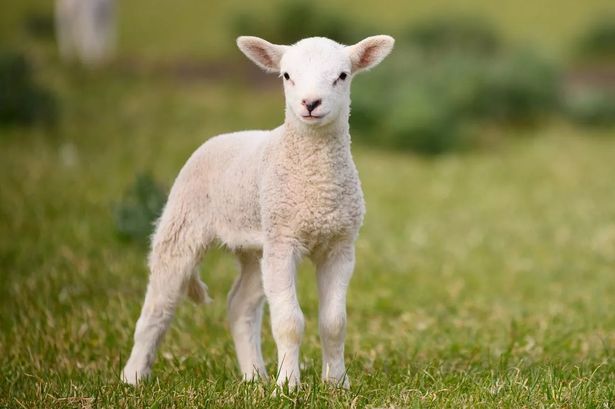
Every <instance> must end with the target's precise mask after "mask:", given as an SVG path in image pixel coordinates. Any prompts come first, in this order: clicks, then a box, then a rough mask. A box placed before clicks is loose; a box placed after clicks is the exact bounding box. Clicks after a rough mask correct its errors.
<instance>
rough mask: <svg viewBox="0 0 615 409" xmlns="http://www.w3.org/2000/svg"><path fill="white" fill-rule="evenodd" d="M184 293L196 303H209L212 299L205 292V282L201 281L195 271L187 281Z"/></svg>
mask: <svg viewBox="0 0 615 409" xmlns="http://www.w3.org/2000/svg"><path fill="white" fill-rule="evenodd" d="M186 293H187V295H188V297H189V298H190V299H191V300H192V301H194V302H195V303H196V304H209V303H210V302H211V301H212V300H211V298H210V297H209V294H208V293H207V284H205V283H204V282H203V281H201V277H199V273H198V272H196V271H195V272H194V273H193V274H192V277H190V280H189V281H188V286H187V289H186Z"/></svg>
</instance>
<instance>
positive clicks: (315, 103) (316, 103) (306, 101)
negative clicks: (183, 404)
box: [301, 99, 322, 114]
mask: <svg viewBox="0 0 615 409" xmlns="http://www.w3.org/2000/svg"><path fill="white" fill-rule="evenodd" d="M320 104H322V99H314V100H311V101H310V100H309V99H304V100H301V105H303V106H305V108H306V109H307V110H308V112H309V113H310V114H311V113H312V111H313V110H315V109H316V107H318V106H319V105H320Z"/></svg>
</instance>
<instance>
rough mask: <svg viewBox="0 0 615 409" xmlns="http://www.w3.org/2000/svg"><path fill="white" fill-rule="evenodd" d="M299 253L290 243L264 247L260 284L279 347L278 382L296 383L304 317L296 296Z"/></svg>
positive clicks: (292, 384) (289, 384) (293, 384)
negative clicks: (288, 244) (261, 281)
mask: <svg viewBox="0 0 615 409" xmlns="http://www.w3.org/2000/svg"><path fill="white" fill-rule="evenodd" d="M297 262H298V255H297V252H296V251H295V249H294V248H293V247H291V246H284V245H270V246H265V248H264V249H263V259H262V271H263V288H264V290H265V296H266V297H267V302H268V303H269V311H270V313H271V329H272V332H273V338H274V340H275V343H276V346H277V348H278V378H277V383H278V385H284V384H285V383H286V382H288V386H289V387H291V388H294V387H296V386H297V385H298V384H299V378H300V375H299V347H300V344H301V339H302V338H303V328H304V319H303V313H302V312H301V307H300V306H299V302H298V300H297V291H296V286H295V275H296V271H297Z"/></svg>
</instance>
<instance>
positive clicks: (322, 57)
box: [122, 35, 395, 388]
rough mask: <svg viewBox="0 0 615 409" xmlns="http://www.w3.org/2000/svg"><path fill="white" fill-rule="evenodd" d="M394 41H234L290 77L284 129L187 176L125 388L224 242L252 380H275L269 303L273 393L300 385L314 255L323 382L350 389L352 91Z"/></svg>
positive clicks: (159, 248)
mask: <svg viewBox="0 0 615 409" xmlns="http://www.w3.org/2000/svg"><path fill="white" fill-rule="evenodd" d="M394 41H395V40H394V39H393V38H392V37H389V36H386V35H378V36H373V37H368V38H366V39H364V40H363V41H361V42H359V43H357V44H355V45H352V46H344V45H341V44H338V43H336V42H335V41H332V40H329V39H327V38H323V37H312V38H307V39H304V40H301V41H299V42H297V43H296V44H294V45H291V46H286V45H276V44H272V43H269V42H267V41H265V40H263V39H261V38H258V37H248V36H242V37H239V38H238V39H237V44H238V46H239V48H240V50H241V51H242V52H243V53H244V54H245V55H246V56H247V57H248V58H249V59H251V60H252V61H253V62H255V63H256V64H257V65H258V66H260V67H261V68H263V69H264V70H266V71H269V72H277V73H280V76H281V77H282V78H283V79H282V81H283V84H284V92H285V97H286V112H285V121H284V124H283V125H281V126H280V127H278V128H276V129H273V130H271V131H241V132H236V133H230V134H223V135H219V136H217V137H214V138H211V139H209V140H208V141H207V142H205V143H204V144H203V145H202V146H201V147H200V148H198V149H197V150H196V152H194V154H193V155H192V156H191V157H190V159H189V160H188V162H187V163H186V164H185V165H184V167H183V168H182V170H181V171H180V173H179V175H178V177H177V179H176V180H175V183H174V185H173V187H172V189H171V192H170V194H169V198H168V202H167V204H166V205H165V208H164V211H163V213H162V216H161V217H160V219H159V221H158V222H157V226H156V231H155V233H154V235H153V237H152V244H151V253H150V256H149V268H150V279H149V284H148V287H147V292H146V295H145V301H144V304H143V308H142V312H141V316H140V317H139V320H138V321H137V324H136V330H135V335H134V347H133V349H132V352H131V355H130V358H129V359H128V361H127V363H126V366H125V368H124V370H123V372H122V378H123V380H124V381H125V382H127V383H130V384H136V383H138V382H139V381H140V380H142V379H143V378H145V377H147V376H148V375H149V373H150V370H151V366H152V363H153V361H154V356H155V353H156V349H157V347H158V345H159V344H160V342H161V340H162V338H163V335H164V333H165V331H166V330H167V328H168V326H169V324H170V322H171V319H172V317H173V314H174V311H175V308H176V306H177V303H178V302H179V299H180V298H181V296H182V295H183V294H187V295H188V296H189V297H190V298H191V299H192V300H194V301H196V302H204V301H207V300H208V299H209V298H208V295H207V287H206V285H205V284H203V283H202V282H201V280H200V278H199V273H198V271H197V266H198V263H199V260H200V258H201V256H202V255H203V253H204V252H205V251H206V250H207V249H208V248H210V247H211V246H212V243H214V242H216V241H217V242H220V243H222V244H224V245H225V246H226V247H227V248H228V249H230V250H231V251H232V252H234V253H235V254H236V256H237V259H238V260H239V264H240V274H239V276H238V278H237V279H236V281H235V283H234V285H233V287H232V289H231V291H230V293H229V295H228V319H229V326H230V330H231V333H232V336H233V340H234V344H235V348H236V352H237V358H238V360H239V366H240V369H241V372H242V374H243V377H244V379H246V380H255V379H266V378H267V372H266V370H265V364H264V361H263V357H262V353H261V340H260V336H261V321H262V314H263V304H264V301H265V299H266V300H267V302H268V304H269V309H270V314H271V326H272V333H273V337H274V340H275V342H276V346H277V357H278V371H277V374H278V376H277V384H278V385H283V384H286V383H287V384H288V385H289V387H296V386H297V385H298V384H299V382H300V374H299V347H300V343H301V339H302V335H303V331H304V317H303V313H302V311H301V308H300V306H299V303H298V300H297V294H296V289H295V274H296V268H297V265H298V263H299V261H300V260H301V259H302V258H303V257H308V258H310V259H311V260H312V261H313V263H314V264H315V266H316V275H317V282H318V292H319V330H320V336H321V343H322V351H323V352H322V353H323V359H322V377H323V381H325V382H331V383H334V384H336V385H340V386H343V387H345V388H348V387H349V386H350V381H349V379H348V375H347V373H346V367H345V364H344V338H345V330H346V291H347V288H348V284H349V281H350V278H351V276H352V273H353V268H354V263H355V250H354V241H355V239H356V237H357V234H358V231H359V228H360V226H361V224H362V221H363V216H364V213H365V207H364V201H363V193H362V190H361V185H360V182H359V177H358V173H357V169H356V167H355V165H354V162H353V160H352V156H351V153H350V134H349V125H348V118H349V115H350V82H351V80H352V78H353V77H354V75H355V74H356V73H359V72H361V71H364V70H367V69H369V68H372V67H374V66H375V65H377V64H379V63H380V62H381V61H382V60H383V59H384V58H385V57H386V56H387V55H388V54H389V53H390V51H391V50H392V48H393V44H394Z"/></svg>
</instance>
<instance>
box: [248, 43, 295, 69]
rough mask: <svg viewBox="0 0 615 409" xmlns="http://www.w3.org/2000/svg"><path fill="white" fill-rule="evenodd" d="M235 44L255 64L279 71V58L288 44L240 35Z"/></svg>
mask: <svg viewBox="0 0 615 409" xmlns="http://www.w3.org/2000/svg"><path fill="white" fill-rule="evenodd" d="M237 46H238V47H239V49H240V50H241V52H243V53H244V54H245V55H246V56H247V57H248V58H249V59H251V60H252V61H254V63H255V64H256V65H258V66H259V67H261V68H262V69H264V70H265V71H269V72H278V71H280V60H281V59H282V55H284V53H285V52H286V49H287V48H288V46H286V45H277V44H271V43H270V42H269V41H265V40H263V39H262V38H258V37H250V36H241V37H239V38H237Z"/></svg>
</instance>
